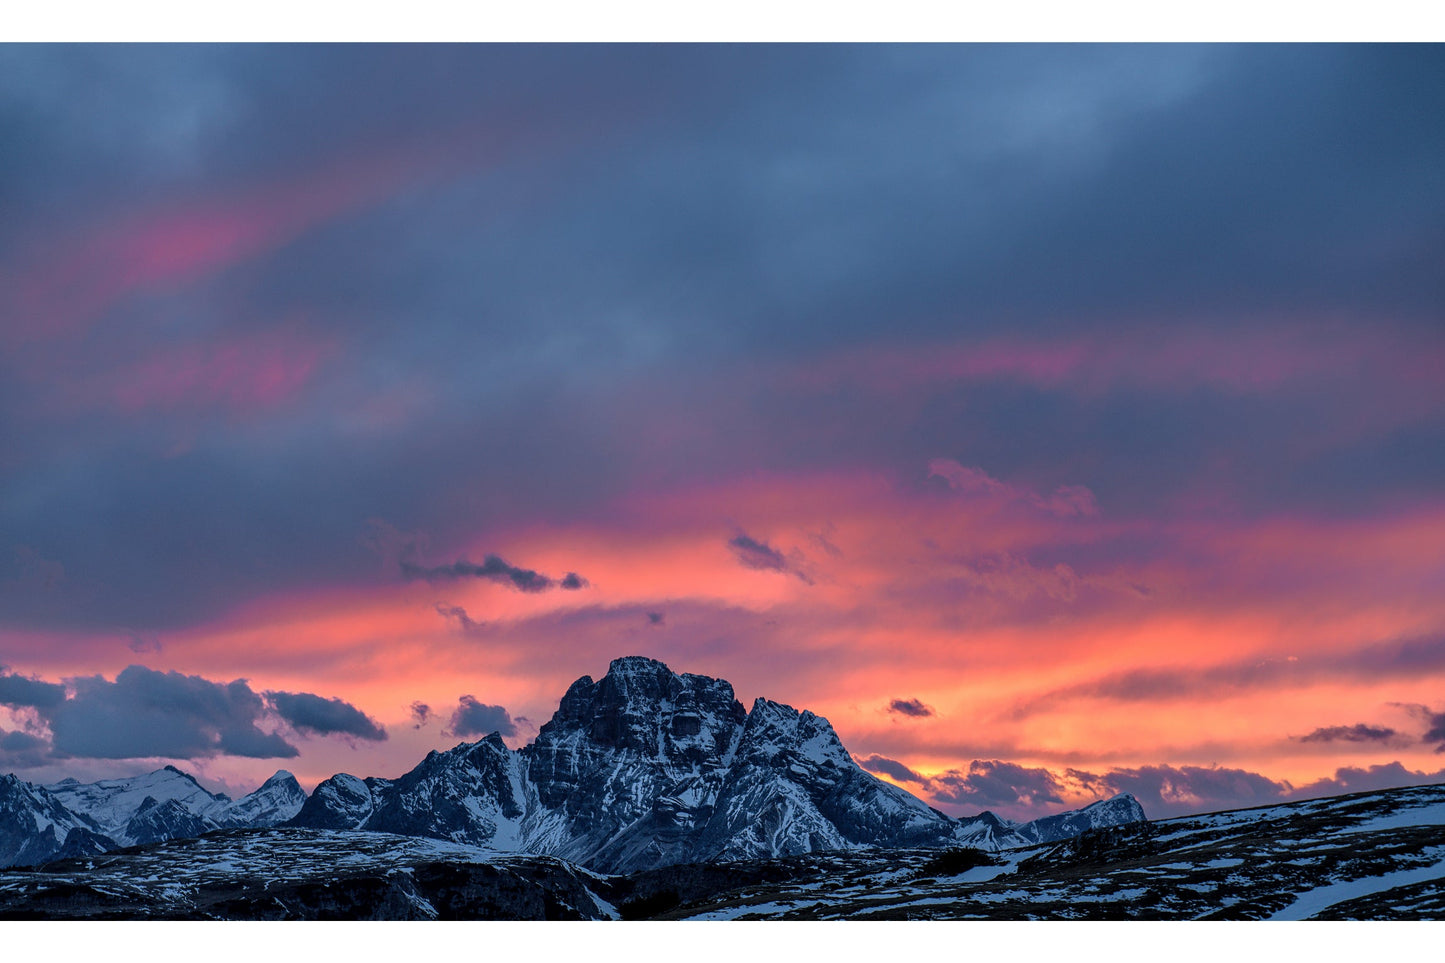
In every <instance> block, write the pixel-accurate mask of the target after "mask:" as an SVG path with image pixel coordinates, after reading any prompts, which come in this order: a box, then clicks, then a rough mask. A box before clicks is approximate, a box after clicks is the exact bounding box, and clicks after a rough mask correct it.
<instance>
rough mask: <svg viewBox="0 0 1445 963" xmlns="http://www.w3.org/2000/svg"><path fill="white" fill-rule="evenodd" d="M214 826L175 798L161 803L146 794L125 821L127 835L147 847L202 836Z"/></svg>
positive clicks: (137, 843) (134, 842)
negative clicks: (151, 844) (166, 841)
mask: <svg viewBox="0 0 1445 963" xmlns="http://www.w3.org/2000/svg"><path fill="white" fill-rule="evenodd" d="M215 828H216V825H215V823H213V822H210V821H209V820H206V819H202V818H201V817H200V816H197V815H196V814H195V813H193V812H191V811H190V810H189V809H187V808H186V807H185V806H183V805H181V804H180V803H179V802H177V801H176V800H174V799H168V800H166V801H165V802H163V803H158V802H156V801H155V800H154V799H152V798H150V797H149V796H147V797H146V799H145V800H144V801H143V802H142V803H141V804H140V808H139V809H137V810H136V813H135V815H134V816H132V817H131V818H130V821H129V822H127V823H126V824H125V838H127V839H129V840H131V841H132V843H133V844H135V845H138V846H144V845H145V844H147V843H159V842H164V841H165V840H167V839H184V838H187V837H191V836H199V835H201V833H204V832H208V831H210V830H212V829H215Z"/></svg>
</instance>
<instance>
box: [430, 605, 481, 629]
mask: <svg viewBox="0 0 1445 963" xmlns="http://www.w3.org/2000/svg"><path fill="white" fill-rule="evenodd" d="M436 610H437V614H438V615H440V616H441V617H442V618H444V619H455V620H456V623H457V625H459V626H461V629H462V631H463V632H480V631H481V630H482V629H484V628H486V625H487V623H485V622H478V621H476V620H475V619H473V618H472V617H471V616H470V615H468V614H467V610H466V609H464V608H462V607H461V606H460V605H448V604H447V603H445V602H438V603H437V604H436Z"/></svg>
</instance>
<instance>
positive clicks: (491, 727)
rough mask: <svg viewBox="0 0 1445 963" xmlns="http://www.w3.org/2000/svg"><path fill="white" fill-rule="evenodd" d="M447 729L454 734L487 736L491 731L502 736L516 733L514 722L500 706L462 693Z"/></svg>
mask: <svg viewBox="0 0 1445 963" xmlns="http://www.w3.org/2000/svg"><path fill="white" fill-rule="evenodd" d="M447 731H448V732H449V733H450V734H451V735H454V736H461V737H466V736H487V735H491V734H492V733H493V732H498V733H501V734H502V735H504V736H515V735H516V734H517V726H516V722H515V721H514V720H513V719H512V717H511V715H510V714H509V713H508V712H507V710H506V709H504V708H503V707H501V706H489V705H485V704H484V703H481V702H478V701H477V700H476V698H475V697H473V696H469V695H464V696H462V697H461V698H460V699H459V700H457V707H456V710H455V711H453V712H452V718H451V721H450V722H449V723H448V724H447Z"/></svg>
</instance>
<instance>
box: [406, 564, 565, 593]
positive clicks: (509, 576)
mask: <svg viewBox="0 0 1445 963" xmlns="http://www.w3.org/2000/svg"><path fill="white" fill-rule="evenodd" d="M400 564H401V574H402V575H403V576H404V577H406V578H408V579H425V580H426V581H428V582H454V581H456V580H457V579H463V578H480V579H486V580H488V581H491V582H499V583H501V584H503V585H510V586H511V587H512V588H514V589H517V590H518V591H520V592H545V591H547V590H548V589H550V588H554V587H557V586H558V585H559V584H560V586H561V587H562V588H564V589H574V590H575V589H580V588H583V587H584V586H586V585H587V580H586V579H584V578H583V577H582V576H580V575H578V574H577V573H576V572H568V573H567V575H566V577H565V578H563V579H562V580H561V582H560V583H559V582H557V581H556V580H554V579H551V578H548V577H547V576H545V575H542V574H540V573H538V572H535V571H533V570H532V569H530V568H521V567H520V566H517V565H509V564H507V562H506V560H504V559H503V558H502V557H501V556H499V555H488V556H486V558H484V559H483V560H482V564H480V565H477V564H474V563H472V562H469V561H467V560H466V559H464V558H463V559H458V560H457V561H455V562H453V563H451V564H450V565H435V566H430V567H428V566H423V565H418V564H416V563H415V562H411V561H407V560H405V559H403V560H402V561H401V563H400Z"/></svg>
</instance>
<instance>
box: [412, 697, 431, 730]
mask: <svg viewBox="0 0 1445 963" xmlns="http://www.w3.org/2000/svg"><path fill="white" fill-rule="evenodd" d="M410 709H411V717H412V718H413V719H415V720H416V724H415V725H413V726H412V728H413V729H420V728H421V727H422V726H424V725H426V724H427V723H428V722H430V721H431V717H432V711H431V706H429V705H427V704H426V703H425V702H413V703H412V704H411V706H410Z"/></svg>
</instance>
